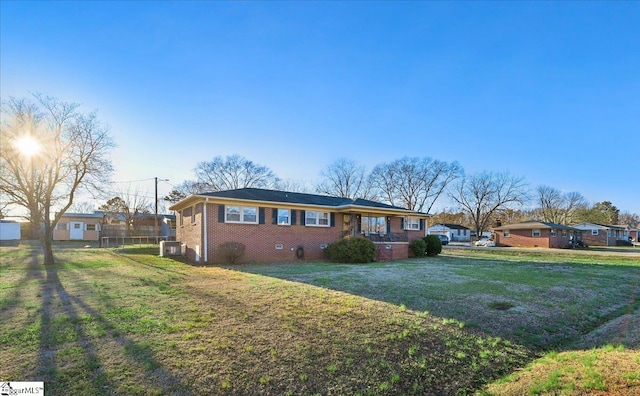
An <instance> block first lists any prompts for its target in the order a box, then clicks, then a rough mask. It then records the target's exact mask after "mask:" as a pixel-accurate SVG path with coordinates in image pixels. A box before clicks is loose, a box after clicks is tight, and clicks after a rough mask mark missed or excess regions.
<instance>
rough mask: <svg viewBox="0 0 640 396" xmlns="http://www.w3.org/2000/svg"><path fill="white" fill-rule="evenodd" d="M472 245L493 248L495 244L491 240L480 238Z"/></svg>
mask: <svg viewBox="0 0 640 396" xmlns="http://www.w3.org/2000/svg"><path fill="white" fill-rule="evenodd" d="M474 245H476V246H486V247H495V246H496V242H495V241H494V240H492V239H490V238H489V237H482V238H480V240H478V241H477V242H476V243H474Z"/></svg>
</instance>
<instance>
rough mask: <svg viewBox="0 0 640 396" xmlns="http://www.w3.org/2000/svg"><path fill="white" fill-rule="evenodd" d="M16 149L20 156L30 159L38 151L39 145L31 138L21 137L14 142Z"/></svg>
mask: <svg viewBox="0 0 640 396" xmlns="http://www.w3.org/2000/svg"><path fill="white" fill-rule="evenodd" d="M15 145H16V148H17V149H18V151H20V152H21V153H22V154H24V155H26V156H29V157H31V156H32V155H35V154H37V153H38V152H39V151H40V143H39V142H38V141H37V140H35V139H34V138H32V137H31V136H23V137H21V138H20V139H18V140H16V143H15Z"/></svg>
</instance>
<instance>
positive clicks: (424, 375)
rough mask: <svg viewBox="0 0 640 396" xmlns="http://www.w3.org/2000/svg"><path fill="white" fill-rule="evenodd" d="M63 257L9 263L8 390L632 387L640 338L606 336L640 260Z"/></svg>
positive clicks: (130, 252)
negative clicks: (210, 261) (48, 262)
mask: <svg viewBox="0 0 640 396" xmlns="http://www.w3.org/2000/svg"><path fill="white" fill-rule="evenodd" d="M56 252H57V253H56V258H57V260H58V264H57V265H56V266H54V267H52V268H45V267H44V266H43V265H42V264H41V262H42V257H41V255H40V252H39V250H38V249H36V248H31V247H29V246H20V247H18V248H9V247H8V248H1V250H0V315H1V318H2V320H1V325H0V362H2V363H1V364H0V380H3V381H5V380H13V381H27V380H32V381H35V380H39V381H45V383H46V385H45V386H46V391H47V394H48V395H62V394H73V395H96V394H98V395H100V394H103V395H121V394H133V395H165V394H185V395H191V394H193V395H195V394H277V395H280V394H293V395H306V394H309V395H313V394H321V395H328V394H340V395H342V394H362V395H385V394H389V395H395V394H419V395H424V394H473V393H475V392H480V393H486V392H490V393H492V394H514V395H516V394H522V392H523V389H524V392H525V394H527V393H531V394H540V393H544V392H548V393H550V394H554V393H559V392H564V393H571V392H580V391H584V390H603V389H604V390H606V391H615V390H620V389H630V390H635V391H638V390H639V389H640V379H639V378H638V376H637V375H634V373H637V372H638V371H640V353H638V351H637V350H638V345H637V344H635V343H636V342H637V339H636V338H634V336H633V335H634V334H637V333H638V332H637V330H638V329H637V327H636V328H629V326H627V329H626V330H625V329H624V321H623V322H622V323H621V325H620V326H611V327H610V328H607V329H608V331H604V332H602V333H598V330H601V329H602V328H603V327H602V325H606V324H609V323H616V320H618V319H620V318H625V317H629V318H631V319H629V320H630V321H631V322H629V323H631V324H632V325H631V327H633V326H636V325H637V322H632V320H633V318H635V317H636V316H634V315H636V313H637V308H638V304H637V301H636V299H635V296H636V295H638V291H640V290H639V285H638V280H639V279H640V263H639V262H638V260H637V259H635V260H633V259H631V260H627V259H624V258H599V257H598V258H585V257H579V258H573V257H572V256H565V257H563V258H560V259H558V258H557V257H555V256H549V255H543V256H541V257H538V256H535V255H532V254H530V255H528V256H527V255H516V254H510V255H497V256H496V253H491V254H489V253H486V252H477V253H473V252H466V251H463V250H460V251H456V250H454V249H447V250H446V252H444V253H445V255H442V256H439V257H436V258H426V259H420V260H418V259H414V260H406V261H400V262H393V263H376V264H369V265H362V264H360V265H336V264H327V263H287V264H277V265H276V264H269V265H238V266H233V267H229V268H223V267H196V266H192V265H190V264H188V263H184V262H181V261H178V260H173V259H170V258H159V257H157V248H140V247H138V248H135V247H132V248H126V249H93V248H89V249H83V248H67V249H58V250H57V251H56ZM609 343H615V344H616V345H618V344H619V345H620V346H605V347H602V348H599V349H591V348H592V347H594V346H599V345H600V344H609ZM625 344H626V346H622V345H625ZM551 348H553V349H555V350H557V351H558V352H553V351H552V352H550V351H549V349H551ZM541 356H542V357H541ZM539 357H541V358H539ZM537 358H539V359H537ZM614 361H615V362H616V364H617V366H616V367H618V368H620V370H617V371H616V372H615V374H612V373H611V372H608V371H606V370H605V369H603V368H602V369H601V367H608V366H607V364H605V363H611V362H614ZM571 367H574V368H573V369H572V368H571ZM574 377H575V378H574ZM488 384H492V385H490V387H486V386H487V385H488ZM514 384H518V386H520V385H523V384H524V385H523V386H525V388H518V387H517V386H515V385H514ZM629 394H631V393H629Z"/></svg>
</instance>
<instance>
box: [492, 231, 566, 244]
mask: <svg viewBox="0 0 640 396" xmlns="http://www.w3.org/2000/svg"><path fill="white" fill-rule="evenodd" d="M532 231H533V230H531V229H523V230H510V235H509V236H508V237H505V236H504V235H503V233H502V231H498V232H496V233H495V237H496V246H505V247H509V246H512V247H543V248H563V247H566V246H567V245H569V234H567V236H562V232H561V231H560V230H558V231H556V236H555V237H552V236H551V230H550V229H541V230H540V236H539V237H533V236H532Z"/></svg>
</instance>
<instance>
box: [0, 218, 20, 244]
mask: <svg viewBox="0 0 640 396" xmlns="http://www.w3.org/2000/svg"><path fill="white" fill-rule="evenodd" d="M19 243H20V223H18V222H17V221H12V220H0V245H2V246H17V245H18V244H19Z"/></svg>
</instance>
